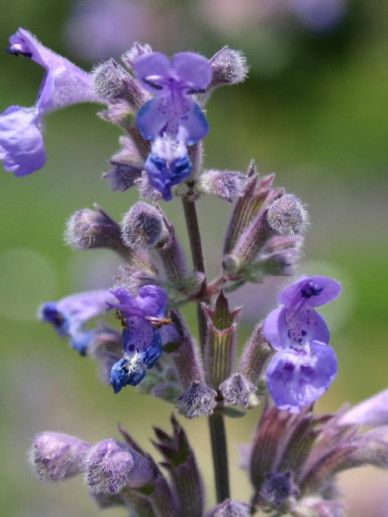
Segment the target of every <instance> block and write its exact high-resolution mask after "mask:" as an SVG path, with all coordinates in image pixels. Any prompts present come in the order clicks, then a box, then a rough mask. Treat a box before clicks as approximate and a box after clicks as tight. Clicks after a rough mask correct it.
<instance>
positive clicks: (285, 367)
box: [283, 361, 295, 372]
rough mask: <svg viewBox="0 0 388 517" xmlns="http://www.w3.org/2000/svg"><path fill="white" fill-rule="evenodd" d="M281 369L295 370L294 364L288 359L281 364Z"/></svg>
mask: <svg viewBox="0 0 388 517" xmlns="http://www.w3.org/2000/svg"><path fill="white" fill-rule="evenodd" d="M283 369H284V370H286V371H287V372H293V371H294V370H295V365H294V364H293V363H291V362H290V361H286V362H285V363H284V365H283Z"/></svg>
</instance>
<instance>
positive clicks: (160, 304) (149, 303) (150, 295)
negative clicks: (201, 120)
mask: <svg viewBox="0 0 388 517" xmlns="http://www.w3.org/2000/svg"><path fill="white" fill-rule="evenodd" d="M136 300H137V303H138V306H139V307H140V308H141V309H142V311H143V313H144V314H146V315H147V316H154V317H162V316H164V314H165V312H166V307H167V293H166V291H165V290H164V289H162V288H161V287H158V286H157V285H144V286H143V287H140V289H139V291H138V295H137V297H136Z"/></svg>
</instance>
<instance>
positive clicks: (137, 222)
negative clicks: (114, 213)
mask: <svg viewBox="0 0 388 517" xmlns="http://www.w3.org/2000/svg"><path fill="white" fill-rule="evenodd" d="M121 230H122V237H123V240H124V242H125V244H127V245H128V246H129V247H130V248H132V249H141V248H153V247H155V246H157V245H159V244H161V243H163V242H164V241H166V239H167V238H168V234H169V233H168V229H167V226H166V223H165V221H164V218H163V214H162V213H161V212H160V211H159V210H158V209H157V208H155V207H154V206H152V205H149V204H148V203H144V202H142V201H139V202H138V203H136V204H135V205H134V206H133V207H132V208H131V209H130V210H128V212H127V213H126V214H125V215H124V218H123V220H122V222H121Z"/></svg>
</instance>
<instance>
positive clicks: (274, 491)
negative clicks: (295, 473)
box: [259, 471, 298, 508]
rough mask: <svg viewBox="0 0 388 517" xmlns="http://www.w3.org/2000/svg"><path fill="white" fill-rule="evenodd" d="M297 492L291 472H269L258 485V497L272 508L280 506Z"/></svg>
mask: <svg viewBox="0 0 388 517" xmlns="http://www.w3.org/2000/svg"><path fill="white" fill-rule="evenodd" d="M297 494H298V490H297V488H296V486H295V484H294V482H293V480H292V477H291V472H289V471H287V472H269V473H268V474H267V475H266V477H265V479H264V482H263V484H262V485H261V487H260V492H259V495H260V498H261V499H263V500H264V501H265V503H267V504H269V505H270V506H272V507H274V508H280V507H282V506H284V505H285V504H286V503H287V500H288V498H289V497H291V496H295V495H297Z"/></svg>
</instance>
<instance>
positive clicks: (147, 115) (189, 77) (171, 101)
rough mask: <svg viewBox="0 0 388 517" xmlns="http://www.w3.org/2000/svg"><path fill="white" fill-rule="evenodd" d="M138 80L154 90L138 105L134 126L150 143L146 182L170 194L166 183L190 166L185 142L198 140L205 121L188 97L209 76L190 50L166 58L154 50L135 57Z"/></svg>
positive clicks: (202, 60) (175, 180) (208, 68)
mask: <svg viewBox="0 0 388 517" xmlns="http://www.w3.org/2000/svg"><path fill="white" fill-rule="evenodd" d="M134 71H135V74H136V77H137V79H138V80H139V81H140V83H141V84H142V85H143V87H144V88H145V89H147V90H148V91H150V92H151V93H153V94H154V95H155V98H153V99H151V100H150V101H148V102H146V104H144V106H142V108H141V109H140V110H139V112H138V114H137V117H136V125H137V127H138V129H139V131H140V133H141V134H142V136H143V137H144V138H145V139H146V140H151V141H152V142H153V144H152V149H151V153H150V154H149V156H148V159H147V161H146V164H145V170H146V172H147V174H148V177H149V180H150V183H151V185H152V186H153V187H154V188H155V189H157V190H159V191H160V192H161V193H162V196H163V198H164V199H165V200H169V199H171V187H172V186H173V185H177V184H178V183H180V182H181V181H183V180H184V179H185V178H187V177H188V176H189V175H190V173H191V171H192V163H191V160H190V158H189V157H188V153H187V147H186V146H188V145H193V144H195V143H197V142H199V141H200V140H202V139H203V138H204V137H205V136H206V135H207V133H208V130H209V125H208V122H207V120H206V117H205V115H204V114H203V112H202V110H201V108H200V106H199V104H198V103H197V102H195V101H194V100H193V99H192V98H191V96H192V95H193V94H196V93H200V92H203V91H205V90H206V88H207V87H208V86H209V84H210V81H211V78H212V70H211V65H210V62H209V60H208V59H206V58H205V57H203V56H200V55H199V54H195V53H193V52H179V53H178V54H175V55H174V56H173V57H172V59H171V60H170V59H169V58H168V57H167V56H165V55H164V54H161V53H159V52H150V53H147V54H143V55H141V56H140V57H138V58H137V59H135V61H134Z"/></svg>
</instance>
